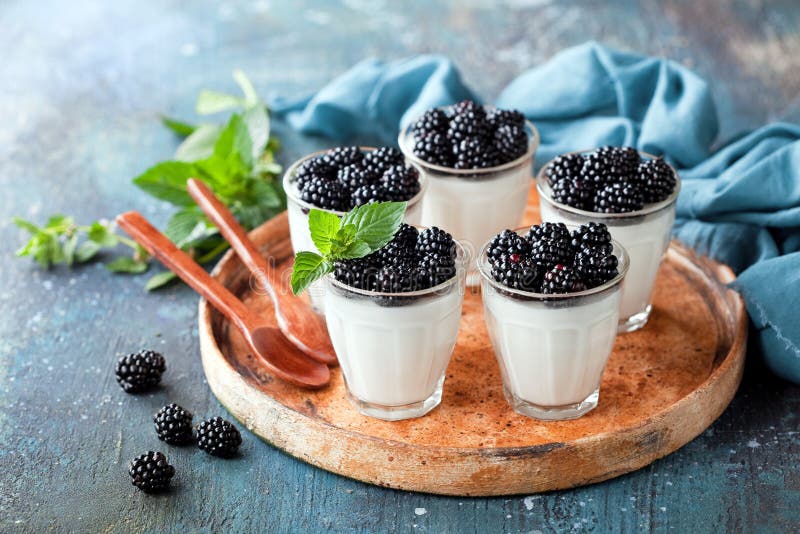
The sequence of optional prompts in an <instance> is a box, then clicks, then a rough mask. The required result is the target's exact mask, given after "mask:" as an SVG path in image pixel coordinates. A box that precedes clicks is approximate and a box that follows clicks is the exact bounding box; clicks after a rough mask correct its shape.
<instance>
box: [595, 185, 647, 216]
mask: <svg viewBox="0 0 800 534" xmlns="http://www.w3.org/2000/svg"><path fill="white" fill-rule="evenodd" d="M643 207H644V196H643V195H642V192H641V190H640V189H639V187H637V186H636V185H635V184H629V183H624V182H613V183H610V184H607V185H605V186H603V187H601V188H600V189H598V190H597V192H595V196H594V211H596V212H599V213H629V212H632V211H638V210H640V209H642V208H643Z"/></svg>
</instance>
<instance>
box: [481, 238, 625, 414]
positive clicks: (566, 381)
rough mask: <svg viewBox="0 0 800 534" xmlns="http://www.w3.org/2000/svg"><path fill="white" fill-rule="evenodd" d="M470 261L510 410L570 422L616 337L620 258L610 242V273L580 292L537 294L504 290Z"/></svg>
mask: <svg viewBox="0 0 800 534" xmlns="http://www.w3.org/2000/svg"><path fill="white" fill-rule="evenodd" d="M487 247H488V244H487V246H486V247H484V248H483V250H482V251H481V254H480V257H479V259H478V268H479V270H480V273H481V294H482V299H483V312H484V320H485V322H486V327H487V330H488V332H489V337H490V339H491V342H492V347H493V348H494V352H495V355H496V357H497V361H498V364H499V366H500V371H501V374H502V378H503V392H504V394H505V397H506V399H507V400H508V402H509V404H510V405H511V406H512V408H513V409H514V410H515V411H517V412H519V413H521V414H523V415H526V416H529V417H534V418H536V419H543V420H563V419H574V418H577V417H580V416H582V415H584V414H585V413H587V412H589V411H590V410H592V409H594V408H595V407H596V406H597V403H598V401H599V395H600V382H601V379H602V375H603V369H604V368H605V365H606V362H607V361H608V358H609V356H610V355H611V350H612V348H613V345H614V340H615V338H616V335H617V322H618V320H619V304H620V298H621V291H622V282H623V279H624V278H625V274H626V272H627V269H628V256H627V254H626V252H625V250H624V249H623V248H622V247H621V246H620V245H619V243H617V242H613V250H612V254H613V255H614V256H616V257H617V259H618V262H619V263H618V267H617V269H618V274H617V276H616V277H614V278H613V279H611V280H609V281H608V282H606V283H604V284H602V285H600V286H597V287H594V288H591V289H587V290H584V291H579V292H575V293H563V294H543V293H534V292H528V291H522V290H518V289H512V288H509V287H507V286H505V285H503V284H501V283H500V282H498V281H497V280H495V279H494V278H493V277H492V275H491V270H492V267H491V265H490V264H489V261H488V258H487V254H486V253H487Z"/></svg>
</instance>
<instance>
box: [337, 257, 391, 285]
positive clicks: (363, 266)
mask: <svg viewBox="0 0 800 534" xmlns="http://www.w3.org/2000/svg"><path fill="white" fill-rule="evenodd" d="M380 267H381V266H380V263H379V262H378V259H377V257H376V256H375V254H374V253H373V254H370V255H369V256H365V257H363V258H355V259H351V260H339V261H336V262H334V264H333V277H334V278H336V279H337V280H338V281H340V282H341V283H343V284H345V285H348V286H350V287H354V288H356V289H364V290H366V291H374V290H375V278H376V276H377V274H378V271H379V270H380Z"/></svg>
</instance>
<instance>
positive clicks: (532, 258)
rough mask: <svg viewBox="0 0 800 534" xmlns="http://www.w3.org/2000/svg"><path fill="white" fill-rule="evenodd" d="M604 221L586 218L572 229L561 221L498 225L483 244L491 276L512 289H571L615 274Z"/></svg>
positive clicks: (552, 291)
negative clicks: (523, 230)
mask: <svg viewBox="0 0 800 534" xmlns="http://www.w3.org/2000/svg"><path fill="white" fill-rule="evenodd" d="M612 250H613V244H612V242H611V234H610V233H609V232H608V228H606V225H604V224H599V223H594V222H590V223H588V224H584V225H583V226H581V227H580V228H578V229H577V230H575V231H574V232H570V231H569V229H568V228H567V227H566V225H564V224H563V223H549V222H546V223H543V224H541V225H538V226H532V227H531V228H530V230H528V232H527V234H525V235H520V234H518V233H516V232H514V231H512V230H503V231H502V232H501V233H499V234H497V235H496V236H495V237H494V238H492V240H491V241H490V242H489V245H488V247H487V249H486V254H487V259H488V260H489V264H490V265H491V275H492V278H494V279H495V280H497V281H498V282H500V283H501V284H503V285H505V286H507V287H510V288H512V289H519V290H522V291H529V292H532V293H545V294H556V293H574V292H577V291H584V290H586V289H591V288H593V287H597V286H600V285H603V284H604V283H606V282H608V281H609V280H612V279H613V278H615V277H616V276H617V275H618V274H619V271H618V269H617V266H618V259H617V257H616V256H614V254H613V253H612Z"/></svg>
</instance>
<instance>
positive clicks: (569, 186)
mask: <svg viewBox="0 0 800 534" xmlns="http://www.w3.org/2000/svg"><path fill="white" fill-rule="evenodd" d="M551 194H552V196H553V200H555V201H556V202H558V203H560V204H566V205H567V206H572V207H573V208H578V209H579V210H587V211H588V210H591V209H592V203H593V202H594V187H592V185H591V184H590V183H589V182H588V181H587V180H584V179H582V178H571V177H570V178H562V179H561V180H559V181H557V182H555V183H553V184H552V186H551Z"/></svg>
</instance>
